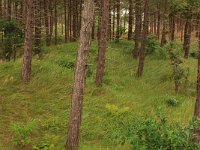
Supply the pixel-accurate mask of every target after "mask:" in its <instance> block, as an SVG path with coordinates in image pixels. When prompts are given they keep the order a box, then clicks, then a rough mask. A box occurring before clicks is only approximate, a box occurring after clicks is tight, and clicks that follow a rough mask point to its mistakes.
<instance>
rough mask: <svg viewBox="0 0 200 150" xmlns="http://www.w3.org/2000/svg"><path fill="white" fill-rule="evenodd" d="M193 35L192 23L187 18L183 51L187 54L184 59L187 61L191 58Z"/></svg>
mask: <svg viewBox="0 0 200 150" xmlns="http://www.w3.org/2000/svg"><path fill="white" fill-rule="evenodd" d="M191 33H192V22H191V19H190V18H187V20H186V23H185V30H184V42H183V50H184V52H185V54H184V58H186V59H187V58H188V57H189V51H190V40H191Z"/></svg>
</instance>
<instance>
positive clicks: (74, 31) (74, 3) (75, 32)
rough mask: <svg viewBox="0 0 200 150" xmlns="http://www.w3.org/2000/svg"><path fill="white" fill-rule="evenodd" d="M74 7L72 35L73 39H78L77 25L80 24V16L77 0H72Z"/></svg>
mask: <svg viewBox="0 0 200 150" xmlns="http://www.w3.org/2000/svg"><path fill="white" fill-rule="evenodd" d="M72 7H73V9H72V13H73V17H72V19H73V20H72V24H73V25H72V28H73V37H72V40H73V41H76V40H77V35H78V28H77V26H78V22H77V20H78V16H77V12H78V9H77V7H78V6H77V0H73V1H72Z"/></svg>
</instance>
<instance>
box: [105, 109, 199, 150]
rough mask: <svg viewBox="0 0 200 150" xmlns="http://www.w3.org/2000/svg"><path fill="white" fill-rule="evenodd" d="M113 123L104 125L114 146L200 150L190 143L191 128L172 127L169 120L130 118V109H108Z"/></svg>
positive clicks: (163, 149)
mask: <svg viewBox="0 0 200 150" xmlns="http://www.w3.org/2000/svg"><path fill="white" fill-rule="evenodd" d="M106 108H107V115H109V116H110V117H109V118H110V120H109V121H108V122H107V124H105V126H106V128H107V134H106V138H107V140H109V141H110V142H112V143H113V144H114V145H116V144H120V145H132V149H141V150H157V149H160V150H167V149H176V150H182V149H187V150H195V149H196V150H197V149H198V148H199V145H196V144H194V143H192V142H191V137H192V135H191V130H190V127H182V126H181V125H179V124H169V122H168V120H167V118H166V117H164V116H163V115H159V114H158V115H157V117H156V118H152V117H148V118H146V117H141V116H140V117H139V118H137V117H132V116H131V117H130V112H129V110H128V109H127V108H118V107H117V106H114V105H109V106H106Z"/></svg>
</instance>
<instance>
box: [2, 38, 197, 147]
mask: <svg viewBox="0 0 200 150" xmlns="http://www.w3.org/2000/svg"><path fill="white" fill-rule="evenodd" d="M132 48H133V43H132V42H127V41H120V43H118V44H116V43H114V42H110V43H109V45H108V49H107V54H106V55H107V59H106V69H105V77H104V83H103V86H102V87H96V86H95V83H94V82H95V68H96V57H97V42H92V46H91V48H90V61H89V71H88V75H87V76H88V78H87V85H86V90H85V96H84V108H83V116H82V119H83V120H82V132H81V134H82V138H81V139H82V140H81V149H83V150H95V149H97V150H100V149H117V148H118V149H120V150H121V149H123V148H122V147H118V146H116V145H114V144H113V145H112V144H111V143H109V142H108V141H107V140H106V138H105V137H106V130H105V126H104V122H105V121H107V120H109V115H107V113H108V112H109V111H113V110H126V111H129V112H130V113H131V115H133V116H140V115H143V116H155V114H156V113H157V111H158V110H162V112H163V113H165V114H166V116H167V118H169V119H170V122H172V123H175V122H178V123H180V124H182V125H187V124H188V123H189V122H190V121H191V119H192V116H193V110H194V102H195V79H196V66H197V60H196V59H195V58H192V57H190V58H189V59H188V60H185V61H184V65H185V66H186V67H189V69H190V73H189V83H190V84H189V85H188V86H187V87H185V88H181V90H180V92H179V93H178V94H176V93H175V92H174V82H173V79H172V66H171V65H170V61H169V59H168V58H165V59H163V58H159V56H158V55H156V54H152V55H148V56H147V57H146V60H145V68H144V76H143V77H142V78H139V79H138V78H136V77H135V72H136V70H137V64H138V62H137V60H134V59H133V58H132V55H131V53H132ZM192 48H194V49H195V45H194V46H192ZM76 49H77V43H70V44H62V45H58V46H52V47H49V48H44V55H43V58H42V59H38V58H36V57H34V59H33V67H32V71H33V72H32V79H31V82H30V83H29V84H25V83H23V82H22V81H21V78H20V75H21V65H22V59H17V60H16V62H13V61H11V62H0V110H1V111H0V149H1V150H13V149H44V148H45V147H46V148H47V149H55V150H61V149H63V147H64V145H65V141H66V133H67V122H68V117H69V111H70V95H71V91H72V84H73V75H74V63H75V59H76ZM170 98H173V99H176V100H177V101H178V102H179V105H177V106H175V107H172V106H168V105H167V100H168V99H170ZM16 145H18V146H16ZM19 145H26V146H24V147H23V148H22V147H20V146H19ZM124 149H128V148H127V147H126V148H124Z"/></svg>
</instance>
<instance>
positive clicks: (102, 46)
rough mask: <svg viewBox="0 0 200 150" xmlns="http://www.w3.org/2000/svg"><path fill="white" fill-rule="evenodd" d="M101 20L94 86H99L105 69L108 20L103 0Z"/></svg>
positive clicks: (104, 0) (107, 2)
mask: <svg viewBox="0 0 200 150" xmlns="http://www.w3.org/2000/svg"><path fill="white" fill-rule="evenodd" d="M102 3H103V7H102V18H101V26H100V38H99V50H98V63H97V72H96V85H97V86H100V85H101V84H102V81H103V76H104V68H105V53H106V43H107V42H106V41H107V31H108V20H109V0H103V1H102Z"/></svg>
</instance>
